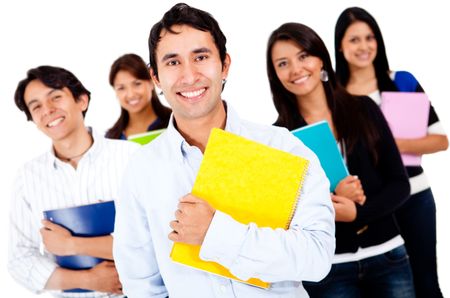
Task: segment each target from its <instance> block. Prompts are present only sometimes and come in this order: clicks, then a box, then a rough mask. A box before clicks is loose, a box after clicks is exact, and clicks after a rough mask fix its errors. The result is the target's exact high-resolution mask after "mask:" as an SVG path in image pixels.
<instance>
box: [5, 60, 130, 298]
mask: <svg viewBox="0 0 450 298" xmlns="http://www.w3.org/2000/svg"><path fill="white" fill-rule="evenodd" d="M89 100H90V92H89V91H88V90H87V89H86V88H85V87H84V86H83V85H82V83H81V82H80V81H79V80H78V79H77V78H76V77H75V76H74V75H73V74H72V73H71V72H69V71H67V70H65V69H63V68H59V67H52V66H40V67H37V68H34V69H30V70H29V71H28V73H27V77H26V78H25V79H24V80H22V81H21V82H19V84H18V87H17V89H16V93H15V103H16V105H17V107H18V108H19V109H20V110H21V111H23V112H24V113H25V114H26V116H27V119H28V120H32V121H33V122H34V123H35V124H36V127H37V128H38V129H39V130H41V131H42V132H43V133H44V134H45V135H47V136H48V137H49V138H50V139H51V140H52V148H51V150H50V151H49V152H46V153H44V154H42V155H40V156H38V157H36V158H35V159H33V160H31V161H29V162H27V163H26V164H25V165H24V166H23V167H22V168H21V169H20V170H19V173H18V176H17V178H16V182H15V189H14V195H13V200H12V201H11V216H10V220H11V225H10V235H11V236H10V249H9V263H8V267H9V271H10V273H11V275H12V276H13V277H14V278H15V279H16V280H17V281H18V282H19V283H21V284H22V285H24V286H25V287H27V288H28V289H30V290H31V291H33V292H35V293H41V292H43V291H46V290H50V291H52V292H53V293H54V294H55V295H56V296H58V297H75V296H76V297H115V296H116V295H121V294H122V286H121V284H120V281H119V278H118V274H117V271H116V268H115V264H114V262H113V261H112V259H113V257H112V236H110V235H108V236H102V237H91V238H82V237H74V236H72V235H71V233H70V232H69V231H68V230H67V229H65V228H63V227H62V226H59V225H56V224H54V223H52V222H50V221H47V220H43V211H45V210H50V209H59V208H66V207H73V206H79V205H86V204H91V203H97V202H99V201H108V200H114V199H116V198H117V190H118V185H119V184H120V180H121V178H122V173H123V170H124V168H125V166H126V163H127V161H128V158H129V157H130V155H131V154H132V153H133V152H134V150H135V149H136V147H138V146H137V145H136V144H132V143H131V142H123V141H118V140H107V139H105V138H104V137H103V136H101V135H98V134H96V133H95V131H93V130H92V129H90V128H88V127H86V126H85V124H84V115H85V113H86V111H87V109H88V106H89ZM41 244H43V245H44V247H45V251H43V250H42V249H40V247H41ZM54 255H62V256H64V255H89V256H93V257H98V258H103V259H106V260H107V261H104V262H102V263H100V264H98V265H96V266H94V267H93V268H90V269H86V270H69V269H65V268H62V267H58V265H57V264H56V262H55V261H54ZM73 288H81V289H87V290H90V291H87V292H84V293H76V294H75V293H69V292H65V291H63V290H68V289H73Z"/></svg>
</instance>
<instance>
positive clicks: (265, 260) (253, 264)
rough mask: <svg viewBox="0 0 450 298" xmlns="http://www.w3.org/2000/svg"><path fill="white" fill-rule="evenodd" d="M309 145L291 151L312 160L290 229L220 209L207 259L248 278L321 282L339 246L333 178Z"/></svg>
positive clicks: (203, 250)
mask: <svg viewBox="0 0 450 298" xmlns="http://www.w3.org/2000/svg"><path fill="white" fill-rule="evenodd" d="M296 144H297V143H296ZM297 145H298V144H297ZM305 148H306V147H301V145H298V146H297V147H296V149H297V151H296V150H295V149H294V150H292V151H293V152H294V153H296V154H298V155H301V156H304V157H306V158H307V159H309V160H310V167H309V170H308V174H307V175H306V179H305V181H304V185H303V188H302V191H301V194H300V199H299V202H298V206H297V209H296V212H295V214H294V217H293V219H292V221H291V224H290V227H289V229H288V230H284V229H272V228H264V227H258V226H256V225H255V224H253V223H250V224H248V225H245V224H241V223H239V222H237V221H236V220H234V219H233V218H232V217H231V216H229V215H227V214H225V213H223V212H221V211H219V210H216V211H215V213H214V216H213V219H212V221H211V223H210V225H209V228H208V230H207V233H206V236H205V238H204V240H203V244H202V246H201V250H200V257H201V258H202V259H203V260H207V261H214V262H218V263H220V264H221V265H223V266H225V267H226V268H228V269H229V270H230V271H231V273H233V274H234V275H235V276H237V277H238V278H241V279H243V280H247V279H249V278H250V277H256V278H259V279H261V280H263V281H266V282H278V281H286V280H295V281H302V280H310V281H318V280H320V279H322V278H323V277H324V276H325V275H326V274H327V273H328V272H329V269H330V266H331V259H332V257H333V254H334V248H335V239H334V210H333V207H332V205H331V200H330V193H329V182H328V180H327V179H326V177H325V174H324V172H323V170H322V168H321V167H320V166H319V161H318V159H317V157H316V156H315V155H313V154H312V152H311V151H309V150H308V149H305ZM305 151H306V153H305ZM305 154H306V156H305Z"/></svg>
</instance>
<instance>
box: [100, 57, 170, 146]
mask: <svg viewBox="0 0 450 298" xmlns="http://www.w3.org/2000/svg"><path fill="white" fill-rule="evenodd" d="M121 70H124V71H127V72H129V73H130V74H131V75H132V76H134V77H135V78H137V79H140V80H144V81H151V78H150V74H149V72H148V69H147V66H146V65H145V62H144V60H142V58H141V57H139V56H138V55H136V54H125V55H123V56H121V57H119V58H118V59H117V60H116V61H114V63H113V65H112V66H111V71H110V72H109V84H110V85H111V86H114V80H115V78H116V75H117V73H118V72H119V71H121ZM150 104H151V106H152V108H153V111H155V114H156V116H157V117H158V118H159V119H160V122H159V124H158V125H156V126H155V128H154V129H160V128H166V127H167V125H168V123H169V118H170V114H171V113H172V110H171V109H170V108H168V107H166V106H164V105H163V104H162V103H161V101H160V100H159V98H158V95H157V94H156V92H155V89H153V91H152V98H151V100H150ZM129 120H130V115H129V113H128V111H127V110H125V109H124V108H122V107H121V108H120V116H119V119H117V121H116V123H114V125H113V126H112V127H111V128H110V129H108V131H107V132H106V137H107V138H110V139H120V137H121V135H122V133H123V131H124V130H125V129H126V127H127V125H128V121H129Z"/></svg>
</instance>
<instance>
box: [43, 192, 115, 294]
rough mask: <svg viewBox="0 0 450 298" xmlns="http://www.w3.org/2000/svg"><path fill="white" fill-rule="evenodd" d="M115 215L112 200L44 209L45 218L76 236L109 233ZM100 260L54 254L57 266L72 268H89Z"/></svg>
mask: <svg viewBox="0 0 450 298" xmlns="http://www.w3.org/2000/svg"><path fill="white" fill-rule="evenodd" d="M115 215H116V209H115V206H114V201H107V202H101V203H95V204H90V205H83V206H77V207H71V208H63V209H54V210H47V211H44V218H45V219H48V220H50V221H52V222H54V223H56V224H58V225H61V226H63V227H65V228H66V229H68V230H69V231H70V232H71V233H72V235H73V236H77V237H98V236H106V235H109V234H111V233H112V232H113V231H114V218H115ZM102 261H103V259H100V258H95V257H91V256H83V255H74V256H56V262H57V263H58V265H59V266H61V267H63V268H67V269H72V270H82V269H89V268H92V267H94V266H95V265H97V264H98V263H100V262H102ZM65 292H90V290H84V289H71V290H66V291H65Z"/></svg>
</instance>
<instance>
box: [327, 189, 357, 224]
mask: <svg viewBox="0 0 450 298" xmlns="http://www.w3.org/2000/svg"><path fill="white" fill-rule="evenodd" d="M331 201H332V202H333V206H334V211H335V212H336V215H335V220H336V221H341V222H352V221H354V220H355V219H356V205H355V202H354V201H352V200H350V199H348V198H346V197H341V196H336V195H333V194H332V195H331Z"/></svg>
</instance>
